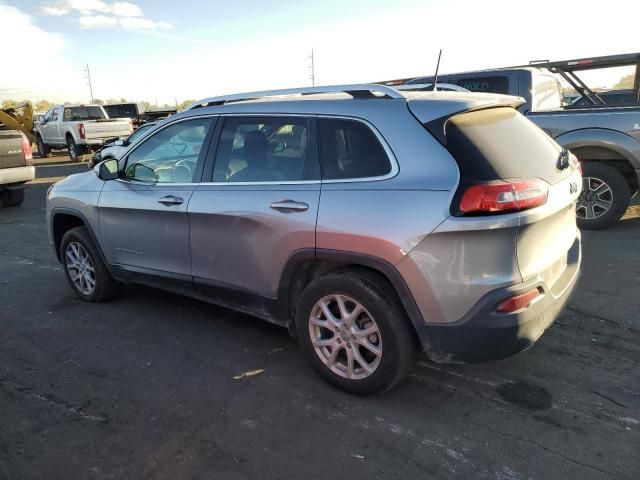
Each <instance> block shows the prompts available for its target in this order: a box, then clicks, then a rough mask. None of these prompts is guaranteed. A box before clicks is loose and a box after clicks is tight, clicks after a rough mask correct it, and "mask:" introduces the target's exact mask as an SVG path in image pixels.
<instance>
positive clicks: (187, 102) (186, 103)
mask: <svg viewBox="0 0 640 480" xmlns="http://www.w3.org/2000/svg"><path fill="white" fill-rule="evenodd" d="M193 102H195V100H191V99H190V100H185V101H184V102H182V103H180V104H178V111H179V112H181V111H182V110H186V108H187V107H188V106H189V105H191V104H192V103H193Z"/></svg>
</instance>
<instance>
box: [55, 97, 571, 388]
mask: <svg viewBox="0 0 640 480" xmlns="http://www.w3.org/2000/svg"><path fill="white" fill-rule="evenodd" d="M520 101H521V100H520V99H518V98H515V97H506V96H495V95H488V94H466V93H459V92H409V91H406V92H403V91H399V90H396V89H393V88H391V87H384V86H379V85H347V86H336V87H316V88H308V89H295V90H286V91H272V92H256V93H249V94H243V95H232V96H228V97H216V98H209V99H205V100H202V101H200V102H197V103H195V104H194V105H193V106H191V107H190V108H189V109H188V110H187V111H185V112H183V113H181V114H178V115H175V116H172V117H170V118H169V119H167V120H165V121H163V122H160V123H159V124H158V125H156V127H155V128H153V129H152V130H151V131H150V132H148V133H146V134H145V135H143V136H142V137H141V138H138V139H137V140H136V141H135V142H134V143H133V144H132V145H131V146H130V147H129V148H128V149H127V150H126V151H125V152H124V154H123V155H122V156H121V158H120V159H119V160H115V159H111V160H107V161H104V162H102V163H100V164H99V165H97V166H96V167H95V169H94V170H95V173H94V172H85V173H81V174H77V175H72V176H70V177H68V178H66V179H65V180H62V181H60V182H58V183H57V184H55V185H54V186H53V187H52V188H51V189H50V191H49V192H48V196H47V197H48V201H47V222H48V226H49V231H50V236H51V241H52V243H53V245H54V248H55V251H56V254H57V255H58V258H59V259H60V261H61V262H62V265H63V266H64V269H65V272H66V275H67V279H68V280H69V283H70V285H71V287H72V288H73V290H74V291H75V292H76V294H77V295H78V296H79V297H80V298H82V299H83V300H86V301H90V302H98V301H103V300H106V299H108V298H109V297H111V296H112V295H113V294H114V293H115V292H116V290H117V288H116V287H117V285H118V284H119V283H120V282H136V283H143V284H148V285H152V286H156V287H159V288H164V289H167V290H171V291H174V292H178V293H182V294H185V295H188V296H191V297H194V298H198V299H203V300H206V301H210V302H213V303H216V304H220V305H223V306H227V307H229V308H233V309H237V310H240V311H243V312H246V313H249V314H251V315H255V316H257V317H260V318H263V319H264V320H267V321H269V322H273V323H276V324H279V325H282V326H285V327H288V328H289V329H290V331H291V332H295V333H296V335H297V337H298V340H299V342H300V345H301V347H302V349H303V351H304V353H305V354H306V356H307V357H308V358H309V360H310V362H311V364H312V365H313V366H314V367H315V369H316V370H317V371H318V372H319V373H320V375H322V376H323V377H324V378H325V379H326V380H328V381H329V382H331V383H333V384H334V385H337V386H338V387H340V388H342V389H344V390H347V391H349V392H354V393H359V394H371V393H376V392H380V391H383V390H386V389H389V388H391V387H392V386H393V385H395V384H396V383H398V382H399V381H400V380H401V379H402V378H403V377H405V375H406V374H407V372H408V370H409V368H410V366H411V364H412V359H413V356H414V353H415V350H416V344H417V343H419V344H420V345H421V346H422V348H423V349H424V350H425V351H426V352H427V354H428V355H429V357H430V358H431V359H433V360H434V361H437V362H476V361H482V360H488V359H496V358H501V357H505V356H508V355H511V354H513V353H516V352H518V351H521V350H523V349H525V348H527V347H528V346H530V345H531V344H532V343H533V342H534V341H535V340H536V339H537V338H538V337H540V335H541V334H542V333H543V332H544V330H545V329H546V328H548V327H549V326H550V325H551V323H552V322H553V321H554V319H555V318H556V317H557V316H558V314H559V312H560V310H561V309H562V307H563V306H564V305H565V303H566V302H567V300H568V298H569V296H570V294H571V292H572V291H573V289H574V287H575V285H576V281H577V279H578V276H579V269H580V260H581V247H580V234H579V231H578V230H577V229H576V220H575V202H576V199H577V197H578V195H579V193H580V191H579V190H580V185H581V173H580V166H579V164H578V163H577V161H576V160H575V157H573V156H572V155H571V154H570V153H569V152H567V151H563V150H562V149H561V148H560V147H559V146H558V145H557V144H556V143H555V142H554V141H553V140H551V139H550V138H549V137H548V136H546V135H545V134H544V133H543V132H542V130H540V129H539V128H538V127H536V126H535V125H534V124H533V123H531V122H530V121H529V120H527V119H526V118H525V117H523V116H522V115H521V114H520V113H518V112H517V111H516V110H515V108H514V107H517V106H518V105H519V102H520Z"/></svg>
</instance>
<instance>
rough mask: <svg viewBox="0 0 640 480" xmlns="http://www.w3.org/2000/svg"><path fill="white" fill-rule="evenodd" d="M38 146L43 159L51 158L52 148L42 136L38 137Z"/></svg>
mask: <svg viewBox="0 0 640 480" xmlns="http://www.w3.org/2000/svg"><path fill="white" fill-rule="evenodd" d="M36 144H37V145H38V154H39V155H40V157H41V158H49V157H51V147H50V146H49V145H46V144H45V143H44V140H42V137H41V136H40V135H38V136H37V137H36Z"/></svg>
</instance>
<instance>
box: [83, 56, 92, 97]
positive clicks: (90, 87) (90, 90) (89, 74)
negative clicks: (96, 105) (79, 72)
mask: <svg viewBox="0 0 640 480" xmlns="http://www.w3.org/2000/svg"><path fill="white" fill-rule="evenodd" d="M84 71H85V72H87V76H86V77H85V78H86V79H87V81H88V85H89V94H90V95H91V103H93V87H92V86H91V72H90V71H89V64H88V63H87V68H85V69H84Z"/></svg>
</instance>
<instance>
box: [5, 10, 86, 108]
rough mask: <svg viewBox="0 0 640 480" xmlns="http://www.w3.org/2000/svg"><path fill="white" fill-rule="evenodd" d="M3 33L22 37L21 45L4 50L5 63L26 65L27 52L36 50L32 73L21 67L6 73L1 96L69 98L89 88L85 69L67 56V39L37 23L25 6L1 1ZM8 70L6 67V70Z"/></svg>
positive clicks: (23, 98)
mask: <svg viewBox="0 0 640 480" xmlns="http://www.w3.org/2000/svg"><path fill="white" fill-rule="evenodd" d="M0 18H1V19H2V22H3V27H2V29H3V30H2V33H3V34H4V35H5V37H6V38H19V39H20V48H5V49H3V50H2V61H3V62H5V63H4V65H14V66H16V65H23V64H24V62H25V52H36V53H35V55H36V56H35V57H34V61H33V62H32V63H33V66H34V68H35V69H31V72H30V74H28V75H25V74H24V72H22V71H21V70H20V68H19V67H14V68H13V74H10V75H3V78H2V82H1V83H2V85H1V87H0V100H2V99H9V98H10V99H14V100H32V101H35V100H37V99H39V98H44V97H46V98H48V99H50V100H52V101H65V100H66V99H68V98H78V95H80V97H82V95H83V94H84V92H85V91H86V92H87V93H86V95H87V97H88V89H87V87H86V86H85V84H84V83H85V82H84V79H83V77H82V69H81V68H80V67H76V66H74V65H70V64H69V63H68V61H67V60H66V59H65V57H64V51H65V48H66V42H65V39H64V37H63V36H62V35H60V34H57V33H52V32H47V31H45V30H43V29H42V28H40V27H38V26H37V25H35V24H34V23H33V20H32V18H31V16H29V15H28V14H26V13H25V12H23V11H22V10H20V9H18V8H16V7H13V6H9V5H5V4H2V3H0ZM4 72H5V73H6V69H5V70H4Z"/></svg>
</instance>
